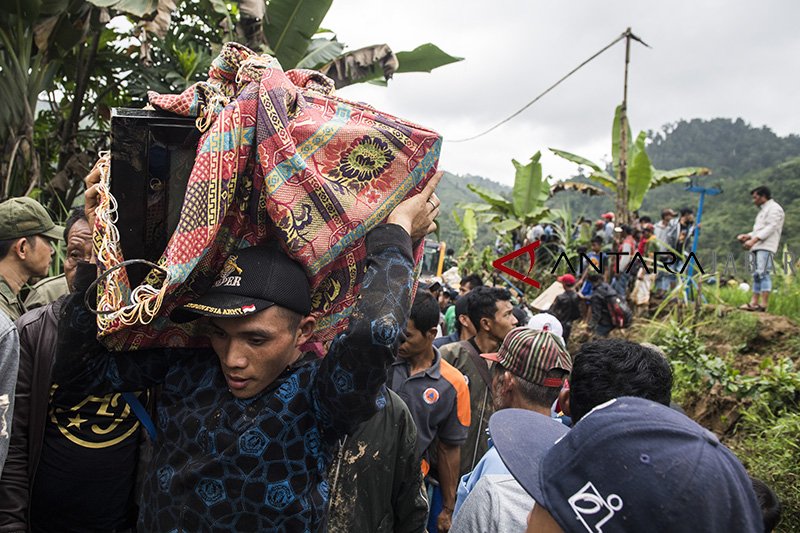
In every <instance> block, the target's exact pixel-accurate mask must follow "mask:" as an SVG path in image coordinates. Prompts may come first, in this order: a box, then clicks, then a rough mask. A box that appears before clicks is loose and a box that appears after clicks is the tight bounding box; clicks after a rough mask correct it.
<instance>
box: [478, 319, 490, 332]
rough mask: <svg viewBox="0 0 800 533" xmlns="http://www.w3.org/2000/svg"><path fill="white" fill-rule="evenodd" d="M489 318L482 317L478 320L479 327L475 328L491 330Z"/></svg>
mask: <svg viewBox="0 0 800 533" xmlns="http://www.w3.org/2000/svg"><path fill="white" fill-rule="evenodd" d="M491 320H492V319H491V318H488V317H483V318H481V320H480V327H478V328H476V329H477V330H478V331H491V329H492V326H491V325H490V324H489V323H490V322H491Z"/></svg>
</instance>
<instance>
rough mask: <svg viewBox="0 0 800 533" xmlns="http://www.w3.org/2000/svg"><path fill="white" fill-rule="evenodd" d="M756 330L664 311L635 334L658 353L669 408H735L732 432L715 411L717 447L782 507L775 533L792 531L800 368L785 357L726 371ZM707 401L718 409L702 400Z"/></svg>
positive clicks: (727, 319)
mask: <svg viewBox="0 0 800 533" xmlns="http://www.w3.org/2000/svg"><path fill="white" fill-rule="evenodd" d="M745 294H746V293H745ZM679 317H680V319H679ZM757 324H758V317H757V316H756V315H755V314H752V313H747V312H739V311H733V312H730V313H728V314H727V315H726V316H724V317H721V318H717V317H715V316H713V315H708V314H705V315H701V316H700V317H695V316H693V314H692V313H691V312H685V313H684V315H680V314H679V313H677V312H672V313H670V314H669V315H667V316H665V317H661V318H660V319H658V320H652V321H649V322H647V323H645V324H643V325H642V328H641V330H640V331H641V334H642V337H641V338H642V340H645V339H646V340H648V341H649V342H653V343H654V344H656V345H658V346H660V347H661V348H662V349H663V350H664V352H665V354H666V355H667V357H668V358H669V360H670V364H671V365H672V369H673V399H674V400H675V401H677V402H678V403H680V404H682V405H684V407H686V406H689V405H691V404H695V405H697V403H698V402H699V403H704V404H705V405H706V407H708V406H712V407H713V406H715V405H716V406H724V405H731V402H733V405H734V406H735V405H738V409H736V411H738V412H739V413H740V415H741V418H739V419H738V423H737V424H736V425H733V426H732V427H731V426H729V425H728V424H727V421H726V420H723V419H724V418H725V417H726V416H727V415H726V413H730V412H731V411H724V412H723V411H718V412H717V413H716V415H712V419H713V416H716V420H717V421H721V422H722V426H725V427H726V428H727V429H724V430H723V431H724V435H723V440H724V442H725V444H726V445H728V446H729V447H730V448H731V449H732V450H733V452H734V453H736V455H737V457H739V459H740V460H741V461H742V463H743V464H744V465H745V467H746V468H747V470H748V472H749V473H750V474H751V475H753V476H754V477H757V478H759V479H761V480H763V481H764V482H766V483H767V484H768V485H769V486H770V487H772V489H773V490H774V491H775V492H776V493H777V494H778V497H779V498H780V500H781V503H782V504H783V513H782V519H781V523H780V525H779V527H778V531H785V532H789V531H800V368H798V365H797V364H796V363H795V362H794V361H793V360H792V359H791V358H789V357H774V358H773V357H765V358H763V359H761V360H760V363H758V366H757V367H754V368H750V369H748V372H747V374H745V373H742V371H741V370H740V369H739V368H736V366H734V363H736V362H737V359H736V357H737V353H736V352H737V351H738V350H739V348H740V345H742V344H744V343H747V342H748V341H749V340H751V339H752V338H754V337H753V335H754V332H755V331H756V325H757ZM793 342H795V341H793ZM798 346H800V342H798ZM753 371H754V372H753ZM714 398H716V399H717V400H721V401H722V403H715V402H714V401H710V402H709V401H706V402H703V401H702V400H709V399H714ZM725 402H727V404H726V403H725ZM705 416H708V412H706V415H705ZM712 419H708V418H706V420H705V422H712ZM705 422H704V423H705Z"/></svg>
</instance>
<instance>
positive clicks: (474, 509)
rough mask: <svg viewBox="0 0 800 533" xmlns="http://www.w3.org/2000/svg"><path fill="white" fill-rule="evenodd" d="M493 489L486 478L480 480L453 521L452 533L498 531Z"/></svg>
mask: <svg viewBox="0 0 800 533" xmlns="http://www.w3.org/2000/svg"><path fill="white" fill-rule="evenodd" d="M493 488H494V487H493V486H492V484H491V483H490V481H489V480H488V479H487V478H485V477H484V478H481V479H480V480H479V481H478V483H476V484H475V486H474V487H473V489H472V491H470V493H469V495H468V496H467V498H466V499H465V500H464V503H463V504H461V506H460V507H459V509H458V513H456V515H455V517H454V519H453V526H452V528H451V530H452V531H453V533H472V532H481V533H482V532H484V531H486V532H488V531H498V530H497V528H496V526H497V524H496V523H495V519H494V515H495V512H496V508H495V507H496V506H495V501H494V500H495V497H494V494H493V492H492V489H493Z"/></svg>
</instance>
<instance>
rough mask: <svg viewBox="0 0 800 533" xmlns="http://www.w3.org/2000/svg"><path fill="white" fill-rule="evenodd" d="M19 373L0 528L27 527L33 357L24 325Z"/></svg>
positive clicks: (0, 488)
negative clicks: (29, 422) (29, 421)
mask: <svg viewBox="0 0 800 533" xmlns="http://www.w3.org/2000/svg"><path fill="white" fill-rule="evenodd" d="M19 333H20V335H19V341H20V342H19V374H18V378H17V388H16V392H15V394H14V407H15V409H14V417H13V420H14V421H13V425H12V426H11V431H10V435H11V440H10V444H9V448H8V457H7V458H6V464H5V466H4V467H3V468H2V471H3V473H2V476H0V531H4V532H5V531H9V532H11V531H27V530H28V522H27V520H28V498H29V494H30V487H29V485H28V415H29V413H30V407H29V406H30V396H31V379H32V375H33V356H34V354H33V353H31V347H32V346H34V345H33V344H31V343H30V341H31V339H29V337H28V336H27V335H26V328H25V327H24V326H20V330H19Z"/></svg>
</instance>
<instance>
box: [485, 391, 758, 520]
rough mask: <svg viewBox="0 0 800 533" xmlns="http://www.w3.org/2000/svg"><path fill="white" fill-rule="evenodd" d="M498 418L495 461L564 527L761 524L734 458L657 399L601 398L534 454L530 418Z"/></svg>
mask: <svg viewBox="0 0 800 533" xmlns="http://www.w3.org/2000/svg"><path fill="white" fill-rule="evenodd" d="M505 411H506V410H504V411H499V412H498V413H497V414H501V413H504V412H505ZM497 414H496V415H495V416H497ZM508 415H509V416H506V417H505V420H502V421H496V422H495V423H496V424H497V423H499V422H502V423H503V425H504V426H506V427H507V431H506V432H498V433H497V434H496V433H495V431H494V430H492V440H493V442H494V444H495V447H496V448H497V451H498V453H499V454H500V458H501V459H502V460H503V462H504V463H505V464H506V466H507V467H508V470H509V471H510V472H511V474H512V475H513V476H514V478H515V479H516V480H517V481H518V482H519V484H520V485H522V487H523V488H524V489H525V490H526V491H527V492H528V493H529V494H530V495H531V496H532V497H533V499H534V500H535V501H536V504H537V505H541V506H542V507H544V508H545V509H546V510H547V511H548V512H549V513H550V515H551V516H552V517H553V519H554V520H555V521H556V522H557V523H558V525H559V526H560V527H561V529H563V530H564V531H565V532H567V533H570V532H575V533H585V532H586V531H597V532H600V531H602V532H603V533H615V532H623V531H624V532H628V531H671V532H687V533H688V532H695V531H703V532H720V533H721V532H726V533H727V532H730V531H737V532H739V531H741V532H756V531H758V532H761V531H763V530H764V525H763V521H762V517H761V510H760V508H759V505H758V502H757V500H756V496H755V494H754V492H753V488H752V483H751V481H750V478H749V476H748V475H747V472H746V471H745V469H744V467H743V466H742V464H741V463H740V462H739V460H738V459H737V458H736V456H735V455H734V454H733V453H732V452H731V451H730V450H728V449H727V448H726V447H725V446H723V445H722V444H721V443H720V442H719V439H717V437H716V436H715V435H714V434H713V433H711V432H710V431H708V430H707V429H705V428H703V427H702V426H700V425H698V424H697V423H695V422H694V421H693V420H691V419H690V418H688V417H687V416H685V415H682V414H681V413H678V412H677V411H675V410H673V409H670V408H669V407H667V406H665V405H661V404H659V403H656V402H651V401H650V400H645V399H642V398H633V397H621V398H617V399H615V400H611V401H609V402H606V403H604V404H602V405H599V406H597V407H595V408H594V409H593V410H592V411H591V412H590V413H589V414H587V415H586V416H585V417H583V418H581V420H580V421H579V422H578V423H577V424H575V427H574V428H572V430H570V431H569V432H568V433H566V434H565V435H564V437H563V438H561V439H560V440H559V441H558V442H557V443H556V444H555V445H554V446H553V447H552V448H550V450H549V451H548V452H547V453H546V454H544V455H543V454H541V453H540V449H541V446H540V443H539V442H538V440H537V439H536V438H533V437H532V436H531V435H532V433H531V431H530V427H531V425H530V424H531V421H532V419H531V417H530V416H528V417H527V418H526V417H523V416H520V414H519V413H508ZM490 425H491V423H490Z"/></svg>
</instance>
